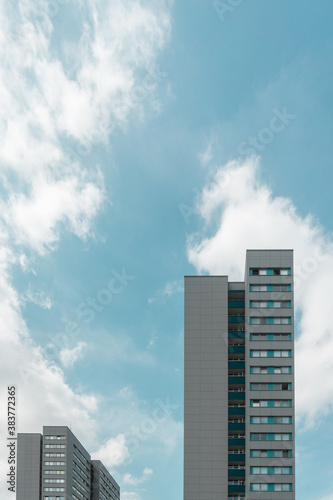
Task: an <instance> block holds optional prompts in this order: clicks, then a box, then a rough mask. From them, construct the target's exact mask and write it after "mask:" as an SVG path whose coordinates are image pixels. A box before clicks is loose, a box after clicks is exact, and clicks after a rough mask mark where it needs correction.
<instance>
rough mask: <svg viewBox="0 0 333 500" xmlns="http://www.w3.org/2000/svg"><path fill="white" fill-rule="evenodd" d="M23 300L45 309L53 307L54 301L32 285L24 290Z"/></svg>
mask: <svg viewBox="0 0 333 500" xmlns="http://www.w3.org/2000/svg"><path fill="white" fill-rule="evenodd" d="M22 300H23V301H24V302H32V303H33V304H36V305H37V306H40V307H42V308H43V309H51V307H52V301H51V299H50V297H49V296H48V295H47V294H46V293H45V292H34V291H33V290H32V288H31V286H29V287H28V289H27V291H26V292H24V294H23V297H22Z"/></svg>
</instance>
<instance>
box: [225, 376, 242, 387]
mask: <svg viewBox="0 0 333 500" xmlns="http://www.w3.org/2000/svg"><path fill="white" fill-rule="evenodd" d="M228 384H229V385H230V384H234V385H239V384H242V385H245V377H238V376H237V375H235V376H229V377H228Z"/></svg>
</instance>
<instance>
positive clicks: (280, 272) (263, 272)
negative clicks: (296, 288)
mask: <svg viewBox="0 0 333 500" xmlns="http://www.w3.org/2000/svg"><path fill="white" fill-rule="evenodd" d="M290 274H291V269H290V268H282V269H281V268H279V267H274V268H255V267H251V268H250V276H289V275H290Z"/></svg>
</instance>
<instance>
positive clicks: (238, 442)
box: [228, 437, 245, 448]
mask: <svg viewBox="0 0 333 500" xmlns="http://www.w3.org/2000/svg"><path fill="white" fill-rule="evenodd" d="M228 446H236V447H237V448H239V446H245V437H244V438H229V439H228Z"/></svg>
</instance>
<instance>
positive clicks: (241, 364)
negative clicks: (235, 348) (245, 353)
mask: <svg viewBox="0 0 333 500" xmlns="http://www.w3.org/2000/svg"><path fill="white" fill-rule="evenodd" d="M228 368H229V370H245V361H229V363H228Z"/></svg>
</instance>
